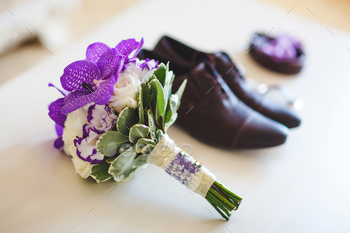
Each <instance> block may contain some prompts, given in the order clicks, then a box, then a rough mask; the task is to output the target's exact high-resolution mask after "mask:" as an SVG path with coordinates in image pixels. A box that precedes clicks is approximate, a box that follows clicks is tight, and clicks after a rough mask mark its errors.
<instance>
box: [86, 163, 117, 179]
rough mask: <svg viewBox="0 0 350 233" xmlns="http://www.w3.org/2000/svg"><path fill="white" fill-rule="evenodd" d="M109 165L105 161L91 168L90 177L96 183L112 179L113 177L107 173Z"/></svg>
mask: <svg viewBox="0 0 350 233" xmlns="http://www.w3.org/2000/svg"><path fill="white" fill-rule="evenodd" d="M108 168H109V163H107V162H106V161H105V160H103V161H101V162H100V163H98V164H95V165H93V166H91V168H90V169H91V170H90V176H91V177H92V178H94V180H96V181H97V183H100V182H104V181H107V180H109V179H110V178H112V177H113V176H112V175H111V174H109V173H108Z"/></svg>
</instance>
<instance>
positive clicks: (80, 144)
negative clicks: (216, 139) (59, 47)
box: [49, 39, 242, 220]
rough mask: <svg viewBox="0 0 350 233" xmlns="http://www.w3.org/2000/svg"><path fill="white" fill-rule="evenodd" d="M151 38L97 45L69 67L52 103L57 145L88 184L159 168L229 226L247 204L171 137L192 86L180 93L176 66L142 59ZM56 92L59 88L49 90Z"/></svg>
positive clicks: (127, 177)
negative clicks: (175, 83) (176, 85)
mask: <svg viewBox="0 0 350 233" xmlns="http://www.w3.org/2000/svg"><path fill="white" fill-rule="evenodd" d="M142 45H143V39H141V41H140V42H137V41H136V40H135V39H128V40H123V41H121V42H120V43H119V44H118V45H117V46H116V47H115V48H110V47H108V46H107V45H105V44H103V43H94V44H92V45H90V46H89V47H88V48H87V51H86V59H85V60H80V61H76V62H73V63H71V64H70V65H68V66H67V67H66V68H65V69H64V73H63V75H62V76H61V85H62V87H63V89H64V90H60V89H59V88H56V89H58V90H59V91H60V92H61V93H62V94H63V97H62V98H59V99H57V100H56V101H54V102H53V103H51V104H50V105H49V116H50V117H51V119H52V120H53V121H55V122H56V132H57V134H58V136H59V137H58V139H56V140H55V142H54V146H55V147H56V148H57V149H63V150H64V151H65V153H66V154H67V155H70V156H72V161H73V164H74V167H75V170H76V171H77V173H78V174H79V175H80V176H81V177H82V178H87V177H89V176H90V177H92V178H93V179H94V180H96V182H97V183H99V182H104V181H107V180H109V179H114V180H115V181H116V182H123V181H126V180H128V179H130V177H132V175H134V174H135V172H136V171H137V169H138V168H139V167H144V166H145V165H147V164H148V163H150V164H154V165H156V166H158V167H160V168H162V169H164V170H165V171H166V173H168V174H169V175H171V176H172V177H174V178H175V179H177V180H178V181H179V182H181V183H182V184H184V185H186V186H187V187H188V188H189V189H190V190H192V191H193V192H195V193H198V194H200V195H202V196H203V197H204V198H205V199H207V200H208V202H209V203H210V204H211V205H212V206H213V207H214V208H215V209H216V210H217V211H218V212H219V213H220V214H221V216H222V217H223V218H224V219H226V220H228V219H229V217H230V215H231V213H230V212H231V211H232V210H236V209H237V208H238V206H239V205H240V203H241V200H242V198H240V197H239V196H237V195H235V194H234V193H232V192H231V191H230V190H228V189H227V188H226V187H225V186H223V185H222V184H221V183H220V182H219V181H217V180H216V177H215V176H214V175H213V174H212V173H211V172H210V171H209V170H208V169H206V168H205V167H204V166H202V164H201V163H200V162H198V161H196V160H195V159H194V158H193V157H192V156H190V155H189V154H187V153H186V152H185V151H183V150H182V149H181V148H179V147H178V146H176V144H175V142H174V141H173V140H172V139H171V138H170V137H169V136H168V135H167V134H166V132H167V130H168V129H169V127H171V126H172V125H173V124H174V122H175V121H176V118H177V109H178V108H179V106H180V101H181V97H182V94H183V92H184V89H185V86H186V80H185V81H184V82H183V83H182V85H181V86H180V87H179V89H178V90H177V92H176V93H175V94H172V83H173V80H174V77H175V75H174V74H173V72H172V71H170V70H169V64H167V65H165V64H163V63H162V64H158V62H157V61H154V60H149V59H146V60H139V59H138V58H137V57H136V56H137V54H138V52H139V51H140V49H141V47H142ZM49 86H53V85H52V84H49Z"/></svg>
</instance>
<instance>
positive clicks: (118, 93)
mask: <svg viewBox="0 0 350 233" xmlns="http://www.w3.org/2000/svg"><path fill="white" fill-rule="evenodd" d="M140 85H141V81H140V78H139V77H138V75H137V74H136V73H134V72H132V71H130V70H129V69H126V70H125V71H123V72H122V73H120V74H119V77H118V81H117V83H116V84H115V85H114V90H113V93H112V96H111V99H110V102H109V106H111V107H113V108H114V110H116V111H117V112H118V113H119V112H120V111H121V110H122V109H123V108H124V107H125V106H131V107H133V108H136V107H137V102H136V100H137V95H138V90H139V88H140Z"/></svg>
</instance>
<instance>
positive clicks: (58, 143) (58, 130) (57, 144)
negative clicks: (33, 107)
mask: <svg viewBox="0 0 350 233" xmlns="http://www.w3.org/2000/svg"><path fill="white" fill-rule="evenodd" d="M55 128H56V133H57V136H58V138H57V139H56V140H55V142H54V143H53V146H54V147H55V148H56V149H57V150H61V149H62V148H63V146H64V142H63V140H62V135H63V127H62V126H60V125H58V124H56V126H55Z"/></svg>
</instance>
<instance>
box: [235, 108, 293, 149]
mask: <svg viewBox="0 0 350 233" xmlns="http://www.w3.org/2000/svg"><path fill="white" fill-rule="evenodd" d="M288 132H289V129H288V128H287V127H286V126H284V125H282V124H280V123H278V122H276V121H273V120H271V119H269V118H267V117H265V116H263V115H261V114H259V113H257V112H254V113H253V114H252V115H251V116H250V117H249V118H248V119H247V120H246V122H245V123H244V124H243V126H242V127H241V129H240V130H239V133H238V134H237V136H236V138H235V140H234V141H233V143H232V146H233V147H235V148H264V147H271V146H278V145H281V144H283V143H284V142H285V141H286V139H287V136H288Z"/></svg>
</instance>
